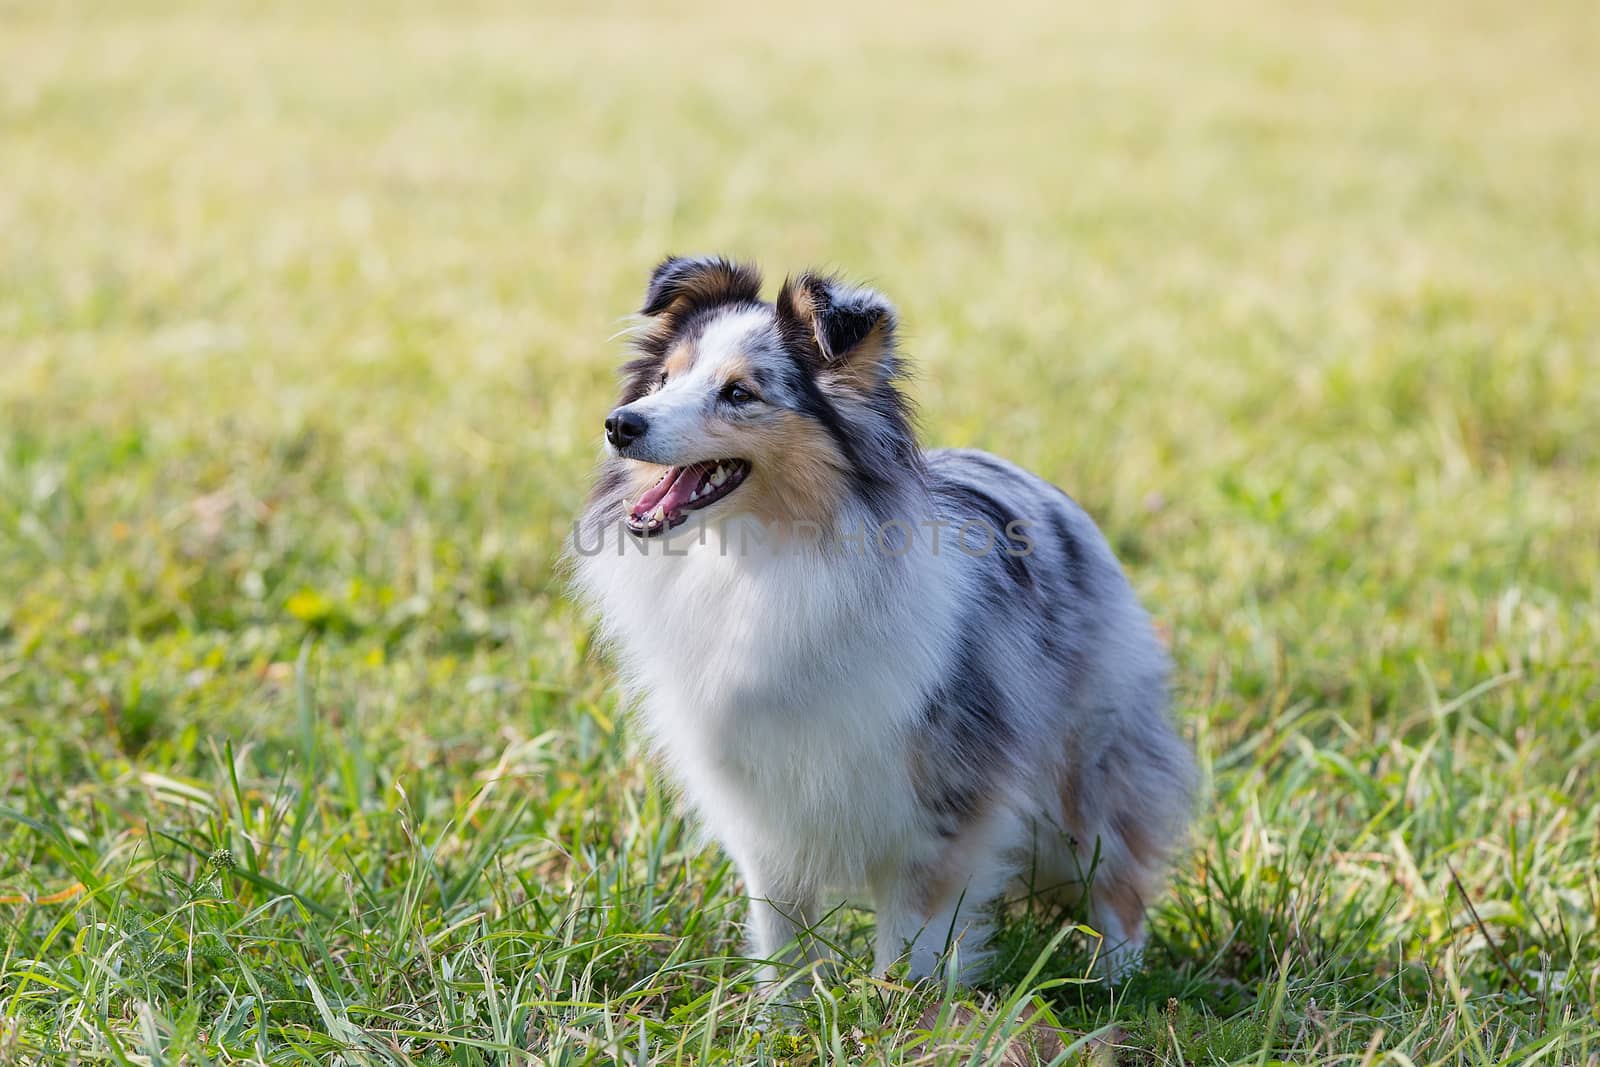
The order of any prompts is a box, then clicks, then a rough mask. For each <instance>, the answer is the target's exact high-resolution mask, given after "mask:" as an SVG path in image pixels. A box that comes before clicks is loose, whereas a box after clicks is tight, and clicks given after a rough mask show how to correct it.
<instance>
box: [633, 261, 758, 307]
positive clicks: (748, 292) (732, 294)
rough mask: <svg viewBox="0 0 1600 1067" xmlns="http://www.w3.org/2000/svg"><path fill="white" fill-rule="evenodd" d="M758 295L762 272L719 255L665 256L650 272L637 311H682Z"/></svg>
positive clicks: (740, 300) (734, 301)
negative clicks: (653, 270)
mask: <svg viewBox="0 0 1600 1067" xmlns="http://www.w3.org/2000/svg"><path fill="white" fill-rule="evenodd" d="M759 299H761V274H760V272H759V271H757V270H756V269H755V268H754V267H751V266H748V265H746V264H744V263H735V262H733V261H732V260H729V259H724V258H723V257H721V256H695V257H692V258H691V257H684V256H668V257H667V258H666V259H664V260H662V261H661V265H660V266H658V267H656V269H655V272H654V273H652V274H651V275H650V286H649V288H647V289H646V290H645V294H644V307H642V308H640V309H639V314H641V315H649V316H651V317H655V316H657V315H666V314H668V313H671V314H673V315H675V316H676V315H682V314H684V313H686V312H689V311H693V310H695V309H696V308H702V307H711V306H713V305H715V304H728V303H739V302H743V301H747V300H759Z"/></svg>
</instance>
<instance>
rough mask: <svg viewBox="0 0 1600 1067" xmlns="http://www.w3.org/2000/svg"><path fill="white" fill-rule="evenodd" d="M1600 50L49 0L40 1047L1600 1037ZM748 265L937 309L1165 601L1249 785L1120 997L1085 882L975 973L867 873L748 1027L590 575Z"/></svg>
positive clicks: (20, 261)
mask: <svg viewBox="0 0 1600 1067" xmlns="http://www.w3.org/2000/svg"><path fill="white" fill-rule="evenodd" d="M1024 8H1026V10H1024ZM1596 54H1600V20H1597V19H1596V18H1595V13H1594V10H1593V6H1592V4H1590V3H1587V2H1586V0H1555V2H1551V3H1545V4H1539V5H1534V6H1528V5H1524V4H1516V3H1512V2H1510V0H1467V2H1465V3H1445V2H1443V0H1420V2H1419V3H1413V4H1403V5H1392V4H1377V3H1369V2H1362V3H1358V4H1338V5H1336V4H1332V3H1323V2H1320V0H1318V2H1314V3H1312V4H1310V5H1282V4H1272V3H1267V2H1265V0H1221V2H1219V3H1210V4H1202V3H1197V2H1193V3H1183V4H1178V5H1173V4H1167V3H1161V2H1157V0H1134V3H1132V4H1131V5H1128V4H1118V5H1110V6H1108V5H1088V4H1085V5H1081V6H1076V7H1072V8H1066V7H1063V6H1061V5H1054V4H1021V3H1018V4H1012V3H1009V2H1007V3H1002V4H1001V5H999V6H995V5H984V6H982V7H980V8H979V9H973V8H971V7H969V6H967V5H956V4H944V3H937V4H905V5H904V6H901V7H898V8H894V7H889V6H882V5H879V4H876V3H865V4H825V5H822V6H818V5H816V4H798V5H788V6H787V7H783V8H777V9H771V10H767V11H764V12H757V11H756V10H755V9H754V8H753V7H752V6H749V5H746V6H745V7H742V8H738V9H728V10H719V9H715V8H712V7H709V6H702V5H701V4H699V3H698V2H695V3H690V4H689V5H673V6H672V8H671V9H670V10H669V9H668V8H666V7H665V6H663V7H662V8H661V9H660V10H650V11H646V10H629V9H625V8H623V7H620V6H616V7H613V6H609V5H606V4H603V3H602V4H577V3H565V2H551V3H548V4H539V5H527V4H512V3H504V4H502V3H499V2H495V0H483V2H474V3H471V4H466V5H456V6H455V9H454V10H453V12H451V13H448V14H446V13H440V12H437V11H431V10H429V9H427V8H424V7H423V6H421V5H417V4H411V3H405V2H403V3H399V4H378V3H372V4H368V5H350V4H314V3H309V2H307V3H303V4H290V3H285V4H272V5H260V4H245V3H214V4H205V5H201V4H192V5H183V6H179V5H176V4H171V3H167V2H164V0H129V2H125V3H116V4H92V5H91V4H82V5H77V4H45V3H26V2H20V0H9V2H8V0H0V69H3V70H4V71H5V72H6V73H5V75H4V77H3V78H0V232H3V233H4V240H3V241H0V897H3V898H4V899H5V903H0V1061H6V1062H18V1063H56V1062H76V1063H85V1064H87V1063H101V1062H111V1063H130V1062H131V1063H151V1064H154V1063H189V1064H202V1063H233V1062H246V1061H249V1062H254V1061H272V1062H285V1063H287V1062H309V1061H323V1062H325V1061H327V1060H329V1059H330V1058H331V1057H333V1056H334V1055H340V1056H342V1057H343V1058H344V1061H345V1062H347V1063H380V1062H414V1063H449V1064H462V1065H467V1064H490V1063H530V1062H541V1063H543V1062H549V1063H562V1064H577V1063H610V1062H612V1061H614V1060H620V1061H626V1062H628V1063H685V1064H713V1063H728V1064H741V1065H742V1064H763V1063H773V1064H777V1063H788V1064H810V1063H835V1062H837V1063H843V1062H858V1061H860V1062H869V1063H887V1062H930V1063H931V1062H948V1063H969V1062H970V1063H994V1062H999V1060H1000V1057H1001V1056H1006V1055H1008V1056H1010V1057H1012V1060H1011V1061H1010V1062H1025V1061H1026V1060H1027V1058H1028V1057H1029V1056H1030V1055H1033V1054H1037V1055H1038V1057H1039V1058H1040V1059H1041V1060H1043V1059H1048V1058H1051V1057H1064V1058H1065V1059H1066V1060H1069V1061H1070V1060H1072V1059H1074V1058H1076V1057H1077V1056H1079V1055H1080V1054H1085V1053H1084V1048H1085V1047H1086V1044H1083V1043H1080V1044H1078V1045H1077V1047H1076V1048H1074V1047H1073V1046H1074V1044H1075V1043H1078V1042H1079V1040H1080V1038H1083V1037H1084V1036H1085V1035H1097V1036H1096V1037H1094V1038H1093V1039H1092V1040H1093V1042H1094V1043H1096V1044H1097V1047H1098V1049H1099V1051H1098V1052H1096V1053H1095V1055H1098V1056H1099V1057H1101V1058H1102V1060H1107V1059H1109V1058H1110V1057H1116V1058H1117V1059H1119V1060H1121V1061H1123V1062H1128V1063H1172V1064H1178V1063H1184V1064H1199V1063H1221V1062H1239V1063H1253V1064H1265V1063H1271V1062H1274V1061H1292V1062H1323V1063H1327V1062H1341V1063H1349V1064H1357V1063H1362V1064H1367V1063H1373V1064H1375V1063H1380V1062H1389V1063H1396V1064H1407V1063H1417V1064H1423V1063H1473V1064H1488V1063H1499V1062H1517V1063H1532V1062H1535V1061H1537V1062H1540V1063H1545V1064H1556V1063H1565V1064H1590V1065H1592V1064H1595V1063H1596V1062H1597V1061H1600V1016H1597V1009H1596V1003H1597V1001H1600V931H1597V929H1596V926H1597V918H1596V916H1597V913H1600V873H1597V868H1600V775H1597V774H1596V773H1595V770H1594V768H1595V766H1596V764H1597V761H1600V491H1597V486H1600V118H1597V112H1596V100H1597V98H1600V97H1597V93H1600V78H1597V76H1596V73H1595V67H1594V57H1595V55H1596ZM709 250H715V251H727V252H731V253H733V254H738V255H744V256H749V257H753V258H757V259H759V260H760V261H762V262H763V263H764V264H765V265H767V267H768V270H769V273H770V274H772V275H781V274H782V273H783V272H785V271H787V270H791V269H798V268H800V267H803V266H806V265H811V264H822V265H827V266H836V267H840V268H843V269H845V270H846V271H847V272H848V273H850V274H851V275H852V276H855V277H861V278H866V279H868V280H871V281H873V282H875V283H876V284H878V285H880V286H881V287H883V288H884V289H885V290H886V291H888V292H889V293H890V294H891V296H892V297H894V298H895V299H896V300H897V301H898V303H899V305H900V309H901V312H902V316H903V320H904V323H905V333H906V336H907V347H908V350H909V352H910V353H911V355H912V356H913V357H914V358H915V359H916V360H917V361H918V364H919V368H920V371H919V375H918V380H917V382H916V386H915V389H916V393H917V396H918V399H919V401H920V405H921V410H922V422H923V426H924V430H925V434H926V436H927V438H928V439H929V440H930V441H932V442H936V443H940V444H961V445H977V446H981V447H985V448H989V449H992V450H994V451H997V452H1000V453H1002V454H1004V455H1007V456H1009V457H1011V458H1014V459H1016V460H1017V461H1019V462H1022V463H1024V464H1026V465H1028V466H1030V467H1032V468H1033V469H1035V470H1038V471H1040V472H1041V473H1043V474H1045V475H1046V476H1048V477H1050V478H1051V479H1053V480H1054V481H1056V482H1058V483H1059V484H1061V485H1062V486H1063V487H1065V488H1067V489H1068V490H1069V491H1070V492H1072V493H1073V494H1074V495H1075V496H1076V497H1077V498H1078V499H1079V500H1080V501H1082V502H1083V503H1084V504H1085V506H1087V507H1088V508H1089V509H1090V511H1091V512H1092V513H1093V514H1094V515H1095V516H1096V517H1097V518H1098V519H1099V520H1100V521H1101V522H1102V524H1103V525H1104V526H1105V528H1106V530H1107V532H1108V534H1109V536H1110V537H1111V538H1112V540H1113V542H1114V543H1115V545H1116V547H1117V549H1118V551H1119V552H1120V553H1121V554H1122V556H1123V558H1124V559H1125V560H1126V562H1127V563H1128V565H1129V567H1130V570H1131V573H1132V575H1133V577H1134V580H1135V582H1136V584H1137V586H1138V587H1139V589H1140V591H1141V593H1142V594H1143V595H1144V597H1145V598H1146V599H1147V601H1148V603H1149V604H1150V605H1151V607H1152V609H1153V610H1154V611H1155V613H1156V614H1157V615H1158V616H1159V617H1160V619H1161V620H1162V621H1163V623H1164V625H1165V627H1166V628H1167V630H1168V631H1169V632H1170V634H1171V637H1172V643H1173V648H1174V652H1175V655H1176V657H1177V659H1178V663H1179V674H1178V678H1177V685H1178V693H1179V698H1180V699H1179V710H1180V715H1181V719H1182V724H1183V728H1184V732H1185V734H1186V735H1187V736H1189V737H1191V738H1192V739H1193V741H1194V743H1195V745H1196V747H1197V749H1198V751H1199V753H1200V758H1201V762H1202V764H1203V766H1204V768H1205V771H1206V779H1207V785H1206V789H1205V793H1204V796H1203V800H1202V803H1201V808H1200V814H1199V820H1198V823H1197V829H1196V837H1195V842H1194V847H1193V849H1192V851H1191V853H1190V854H1189V855H1188V856H1187V857H1186V858H1185V860H1184V861H1183V863H1182V864H1181V865H1180V868H1179V870H1178V873H1177V877H1176V884H1175V886H1174V887H1173V890H1172V892H1171V893H1170V894H1169V895H1168V897H1167V898H1166V899H1165V900H1164V901H1163V902H1162V904H1161V906H1160V909H1159V911H1158V913H1157V915H1156V918H1155V923H1154V930H1155V934H1154V936H1155V941H1154V945H1153V947H1152V950H1151V952H1150V960H1149V968H1148V970H1147V972H1146V973H1145V974H1144V975H1142V976H1141V977H1140V978H1138V979H1137V980H1135V981H1134V982H1132V983H1130V984H1129V985H1128V986H1127V987H1126V988H1125V989H1122V990H1119V991H1118V992H1117V993H1116V994H1115V995H1114V996H1113V995H1111V994H1109V993H1108V992H1107V991H1106V990H1105V989H1104V988H1103V987H1102V986H1099V985H1097V984H1095V983H1093V982H1090V981H1086V980H1085V975H1086V974H1087V973H1088V970H1087V959H1088V955H1089V953H1090V951H1091V950H1092V947H1093V940H1092V938H1091V937H1089V936H1088V935H1087V934H1085V933H1084V932H1082V931H1081V930H1079V929H1076V928H1075V927H1073V926H1072V922H1073V918H1072V917H1070V916H1059V915H1046V914H1040V913H1037V912H1029V911H1027V910H1026V909H1018V910H1016V911H1015V912H1014V913H1013V914H1012V915H1011V916H1010V918H1009V920H1008V921H1007V923H1006V925H1005V927H1004V933H1003V936H1002V938H1001V947H1002V953H1001V963H1000V966H999V969H998V970H997V972H996V974H995V976H994V977H993V979H992V980H991V981H990V982H989V983H988V984H987V985H985V986H984V987H983V988H981V989H979V990H976V991H971V992H961V993H957V994H955V997H954V999H953V1000H950V1001H947V1000H946V998H945V997H944V995H943V993H942V991H939V990H934V989H929V988H918V989H907V988H905V987H904V986H902V985H900V984H897V983H894V982H889V983H883V982H877V981H874V980H873V979H871V978H870V977H869V976H868V975H867V974H865V973H864V971H863V967H862V961H863V960H864V959H866V958H867V957H868V956H869V955H870V954H869V953H868V952H867V951H866V947H867V944H868V939H869V931H870V916H867V915H864V914H861V913H858V912H844V913H841V914H839V915H838V916H836V917H835V919H834V920H833V922H832V925H831V926H830V930H831V931H832V933H833V934H834V935H836V936H837V938H838V939H839V942H840V947H841V949H842V950H843V951H844V953H845V955H846V958H847V960H848V962H847V963H846V964H845V965H844V966H843V967H842V968H841V970H840V971H839V973H838V974H837V976H836V979H835V984H834V985H833V986H832V988H831V989H830V990H829V991H828V992H827V993H826V994H824V995H819V996H818V997H815V998H812V999H809V1000H805V1001H803V1002H802V1003H801V1005H800V1007H799V1008H798V1009H796V1011H795V1012H794V1013H793V1014H792V1015H790V1016H787V1017H782V1018H779V1019H778V1020H776V1021H772V1020H769V1019H767V1018H764V1017H762V1016H760V1015H759V1014H758V1007H757V1005H756V1003H755V1002H754V1000H753V998H752V996H751V993H750V990H749V987H748V984H747V976H748V972H749V967H748V965H747V963H746V962H745V961H742V960H740V959H739V958H738V954H739V951H740V935H739V929H738V924H739V920H740V916H741V913H742V905H741V904H740V903H739V899H738V895H739V886H738V884H737V880H736V878H735V876H734V874H733V873H732V871H731V870H730V869H729V867H728V866H727V865H726V864H725V862H724V861H723V860H722V859H721V858H720V857H719V856H718V854H717V853H716V851H715V850H714V849H710V848H707V847H704V846H703V845H702V844H701V843H700V842H699V840H698V839H697V838H696V837H695V835H694V831H693V829H692V827H689V826H686V825H685V824H684V823H683V822H682V821H681V819H680V818H679V815H678V814H677V812H676V811H675V809H674V807H673V805H672V804H671V803H670V800H669V798H667V797H666V796H665V795H664V793H663V791H662V789H661V787H660V785H659V784H658V782H657V781H656V779H655V778H654V777H653V775H652V774H651V772H650V770H649V768H648V767H647V765H646V762H645V761H644V759H643V758H642V757H641V754H640V752H639V747H638V745H637V742H636V741H635V740H633V739H631V738H630V737H629V734H628V731H627V729H626V727H625V726H624V725H623V716H622V712H623V709H622V708H620V707H619V706H618V702H617V697H616V695H615V692H614V689H613V687H612V684H611V679H610V676H609V675H608V673H607V670H606V668H605V666H604V663H603V662H602V661H601V660H600V659H599V658H598V657H597V655H596V653H595V650H594V649H593V648H591V644H590V627H589V621H588V620H586V619H585V618H583V617H582V616H581V614H580V613H579V612H577V610H576V609H575V608H574V607H573V606H572V605H571V604H570V603H569V602H568V601H567V600H566V599H565V598H564V595H563V590H562V585H561V582H560V580H559V578H558V577H556V576H555V575H554V574H553V572H552V564H553V562H554V561H555V559H556V557H557V556H558V554H559V551H560V547H561V544H562V540H563V538H564V536H565V535H566V532H567V529H568V523H569V521H570V519H571V517H572V516H573V514H574V513H575V511H576V509H577V508H578V506H579V502H580V500H581V498H582V494H583V492H584V488H585V482H586V479H587V474H588V470H589V468H590V465H591V463H592V462H593V459H594V456H595V449H596V446H597V443H598V437H599V434H598V428H599V420H600V417H601V415H602V413H603V412H604V410H605V408H606V406H607V402H608V400H609V397H610V395H611V381H612V374H613V368H614V366H615V364H616V362H617V360H618V359H619V357H620V350H619V342H617V341H614V340H612V341H608V338H610V337H611V336H612V335H613V334H614V333H615V332H616V330H617V329H618V326H619V322H618V319H619V316H621V315H623V314H624V313H626V312H627V311H629V310H631V309H632V308H633V307H635V306H636V305H637V301H638V299H639V294H640V292H641V290H642V285H643V282H644V278H645V276H646V273H647V271H648V269H649V267H650V266H651V265H652V264H653V262H654V261H655V260H656V259H657V258H659V257H660V256H661V255H663V254H664V253H666V252H669V251H678V252H695V251H709ZM224 850H225V852H224ZM77 887H81V889H80V888H77ZM1058 937H1059V941H1057V940H1056V939H1057V938H1058ZM1024 1018H1032V1019H1040V1020H1043V1021H1045V1022H1046V1023H1053V1024H1054V1026H1056V1027H1058V1028H1059V1030H1060V1036H1059V1037H1058V1038H1056V1039H1055V1040H1053V1041H1052V1040H1045V1039H1041V1040H1039V1041H1037V1042H1035V1043H1034V1044H1033V1045H1032V1046H1031V1050H1030V1048H1029V1047H1027V1046H1026V1042H1021V1041H1019V1042H1016V1043H1009V1044H1008V1042H1010V1041H1011V1038H1012V1037H1013V1035H1015V1034H1016V1032H1017V1031H1018V1030H1020V1029H1023V1028H1024V1026H1025V1024H1024V1022H1023V1021H1022V1020H1023V1019H1024Z"/></svg>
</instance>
